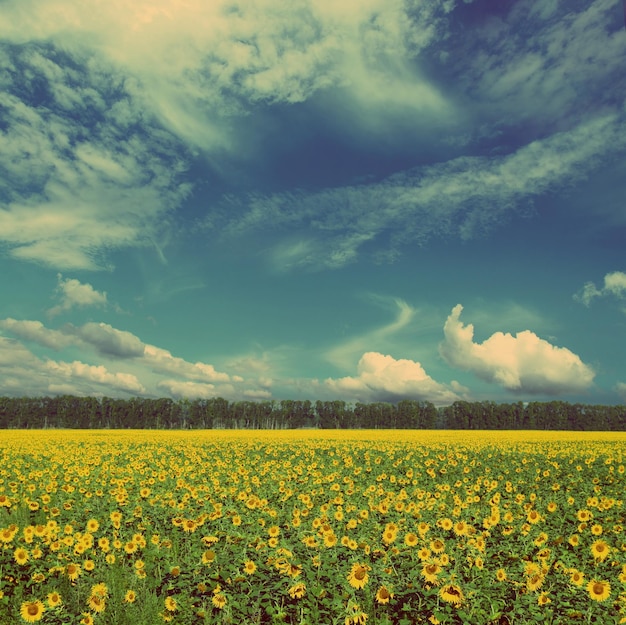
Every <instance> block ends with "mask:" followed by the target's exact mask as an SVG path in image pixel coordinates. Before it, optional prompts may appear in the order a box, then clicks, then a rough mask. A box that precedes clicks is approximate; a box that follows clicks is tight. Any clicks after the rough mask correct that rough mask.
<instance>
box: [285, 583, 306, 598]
mask: <svg viewBox="0 0 626 625" xmlns="http://www.w3.org/2000/svg"><path fill="white" fill-rule="evenodd" d="M305 594H306V585H305V584H303V583H302V582H300V583H299V584H295V585H294V586H292V587H291V588H290V589H289V596H290V597H291V598H292V599H302V597H304V595H305Z"/></svg>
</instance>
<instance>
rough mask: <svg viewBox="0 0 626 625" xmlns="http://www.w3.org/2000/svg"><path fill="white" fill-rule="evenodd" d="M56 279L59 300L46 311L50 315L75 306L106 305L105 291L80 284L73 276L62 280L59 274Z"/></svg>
mask: <svg viewBox="0 0 626 625" xmlns="http://www.w3.org/2000/svg"><path fill="white" fill-rule="evenodd" d="M57 279H58V281H59V284H58V287H57V291H58V292H59V294H60V299H61V302H60V303H59V304H58V305H57V306H54V307H53V308H51V309H50V310H49V311H48V313H49V314H50V315H58V314H59V313H62V312H66V311H68V310H71V309H72V308H75V307H80V308H82V307H85V306H106V305H107V294H106V292H100V291H96V290H95V289H94V288H93V287H92V286H91V284H88V283H87V284H82V283H81V282H79V281H78V280H76V279H75V278H67V279H65V280H64V279H63V276H62V275H61V274H58V275H57Z"/></svg>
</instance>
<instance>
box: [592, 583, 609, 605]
mask: <svg viewBox="0 0 626 625" xmlns="http://www.w3.org/2000/svg"><path fill="white" fill-rule="evenodd" d="M587 592H588V593H589V596H590V597H591V598H592V599H593V600H594V601H606V600H607V599H608V598H609V596H610V595H611V584H609V582H598V581H596V580H591V581H590V582H589V583H588V584H587Z"/></svg>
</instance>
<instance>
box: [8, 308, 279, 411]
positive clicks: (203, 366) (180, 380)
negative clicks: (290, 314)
mask: <svg viewBox="0 0 626 625" xmlns="http://www.w3.org/2000/svg"><path fill="white" fill-rule="evenodd" d="M0 329H1V330H3V331H7V332H10V333H11V334H13V335H14V336H15V337H18V338H20V339H23V340H25V341H29V342H33V343H37V344H38V345H40V346H42V347H46V348H48V349H54V350H56V351H62V350H65V349H66V348H69V347H72V348H76V349H78V350H80V354H81V359H80V360H76V359H75V360H73V361H66V360H57V359H51V358H45V359H43V360H42V359H41V358H40V357H39V356H35V355H34V354H33V353H32V352H31V351H30V350H29V349H27V348H26V347H25V346H24V345H23V344H22V343H21V342H20V341H18V340H16V339H9V338H5V337H3V336H1V335H0V340H1V341H2V350H1V353H0V395H1V394H2V393H3V392H11V393H12V389H13V388H14V387H15V388H18V381H19V383H20V384H22V386H23V389H24V391H23V392H27V391H28V390H30V394H45V393H54V392H57V391H55V390H54V389H60V388H66V389H67V388H70V387H71V388H74V391H75V393H76V394H80V395H83V394H89V393H92V392H93V393H96V394H109V395H111V396H116V395H118V394H119V393H120V392H121V393H131V394H132V393H135V394H140V395H151V394H158V393H159V392H161V391H167V392H168V393H169V394H171V396H172V397H213V396H222V397H225V398H227V399H241V398H254V397H258V398H267V397H269V396H271V393H270V391H269V390H268V389H269V387H270V386H271V385H272V380H271V378H269V377H268V376H266V375H261V373H262V372H263V371H265V369H258V367H257V371H256V377H252V378H249V377H246V378H244V377H242V376H241V375H238V374H237V373H233V374H232V375H230V374H228V373H225V372H223V371H218V370H217V369H216V368H215V367H214V366H213V365H211V364H208V363H205V362H201V361H196V362H189V361H187V360H185V359H183V358H180V357H177V356H173V355H172V354H171V352H169V351H168V350H166V349H162V348H160V347H157V346H155V345H149V344H146V343H144V342H143V341H141V339H139V337H137V336H135V335H134V334H132V333H131V332H127V331H125V330H118V329H117V328H114V327H112V326H111V325H109V324H107V323H86V324H84V325H82V326H73V325H71V324H65V325H64V326H62V327H61V328H60V329H58V330H54V329H50V328H46V327H45V326H44V325H43V324H42V323H41V322H40V321H29V320H23V321H19V320H16V319H12V318H7V319H2V320H0ZM85 360H91V361H92V362H91V363H89V362H84V361H85ZM94 360H95V362H93V361H94ZM121 362H122V363H124V364H123V365H120V363H121ZM120 366H123V367H124V369H126V370H125V371H120V370H119V367H120ZM29 376H30V377H29ZM163 376H167V377H165V378H164V377H163ZM55 385H56V386H55ZM72 385H73V386H72ZM90 385H91V386H90ZM94 385H97V386H94Z"/></svg>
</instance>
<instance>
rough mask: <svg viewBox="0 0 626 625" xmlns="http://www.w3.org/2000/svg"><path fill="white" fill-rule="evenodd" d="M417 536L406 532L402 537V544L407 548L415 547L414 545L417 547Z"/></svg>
mask: <svg viewBox="0 0 626 625" xmlns="http://www.w3.org/2000/svg"><path fill="white" fill-rule="evenodd" d="M417 541H418V538H417V534H414V533H413V532H408V533H407V534H406V535H405V536H404V544H405V545H406V546H407V547H415V545H417Z"/></svg>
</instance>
